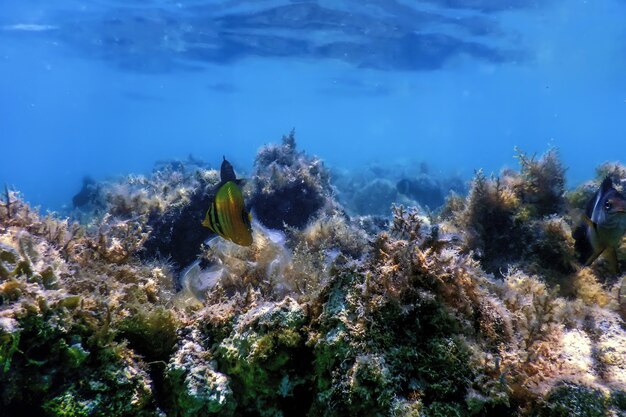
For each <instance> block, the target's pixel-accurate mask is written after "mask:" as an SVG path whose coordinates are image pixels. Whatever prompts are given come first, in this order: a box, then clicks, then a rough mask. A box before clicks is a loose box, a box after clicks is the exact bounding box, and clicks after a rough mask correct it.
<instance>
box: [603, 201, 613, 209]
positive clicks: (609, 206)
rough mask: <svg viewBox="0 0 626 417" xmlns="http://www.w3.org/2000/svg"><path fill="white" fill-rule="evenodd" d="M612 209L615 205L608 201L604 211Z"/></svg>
mask: <svg viewBox="0 0 626 417" xmlns="http://www.w3.org/2000/svg"><path fill="white" fill-rule="evenodd" d="M612 208H613V203H612V202H611V200H606V202H605V203H604V209H605V210H611V209H612Z"/></svg>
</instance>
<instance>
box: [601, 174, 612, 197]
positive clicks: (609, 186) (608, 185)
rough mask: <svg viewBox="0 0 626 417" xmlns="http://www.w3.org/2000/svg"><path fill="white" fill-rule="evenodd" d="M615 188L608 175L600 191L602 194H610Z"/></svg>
mask: <svg viewBox="0 0 626 417" xmlns="http://www.w3.org/2000/svg"><path fill="white" fill-rule="evenodd" d="M612 188H613V180H612V179H611V177H609V176H608V175H607V176H606V177H605V178H604V180H603V181H602V184H601V185H600V190H601V192H602V194H606V193H608V192H609V191H610V190H611V189H612Z"/></svg>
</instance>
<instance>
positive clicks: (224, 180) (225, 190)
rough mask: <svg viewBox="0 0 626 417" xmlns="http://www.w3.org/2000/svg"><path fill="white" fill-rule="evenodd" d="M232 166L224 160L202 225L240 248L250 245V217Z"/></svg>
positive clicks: (239, 181)
mask: <svg viewBox="0 0 626 417" xmlns="http://www.w3.org/2000/svg"><path fill="white" fill-rule="evenodd" d="M240 183H241V180H238V179H237V177H236V176H235V170H234V169H233V166H232V165H231V164H230V162H228V161H227V160H226V158H224V161H222V167H221V169H220V183H219V184H218V186H217V191H216V193H215V197H213V200H212V201H211V204H210V206H209V209H208V210H207V212H206V216H205V217H204V221H203V222H202V225H203V226H204V227H208V228H209V229H210V230H211V231H212V232H214V233H217V234H218V235H219V236H221V237H222V238H224V239H227V240H230V241H231V242H234V243H236V244H238V245H241V246H250V245H251V244H252V224H251V221H252V216H251V215H250V213H249V212H248V211H246V206H245V203H244V200H243V194H242V192H241V188H239V185H240Z"/></svg>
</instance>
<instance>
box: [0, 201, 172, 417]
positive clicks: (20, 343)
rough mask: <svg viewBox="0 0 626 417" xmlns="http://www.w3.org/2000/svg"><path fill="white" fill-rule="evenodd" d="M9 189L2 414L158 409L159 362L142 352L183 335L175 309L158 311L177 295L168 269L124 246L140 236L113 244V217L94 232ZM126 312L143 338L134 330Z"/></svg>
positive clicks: (4, 222)
mask: <svg viewBox="0 0 626 417" xmlns="http://www.w3.org/2000/svg"><path fill="white" fill-rule="evenodd" d="M9 198H10V201H11V204H10V210H7V211H3V213H0V242H1V243H0V270H1V271H2V273H0V402H1V403H2V410H3V415H7V416H11V417H14V416H43V415H50V416H59V415H63V416H126V415H136V416H158V415H159V409H158V404H157V400H156V398H157V396H156V395H155V390H157V391H158V389H159V388H158V384H156V383H155V382H156V380H155V379H154V378H153V377H152V375H153V373H154V372H155V370H156V368H155V367H153V366H152V365H151V364H149V363H148V362H146V361H145V359H146V358H148V357H149V356H150V350H151V346H153V344H160V346H161V347H163V345H164V344H168V343H170V344H172V345H173V343H174V341H175V339H176V336H175V334H176V330H177V328H178V326H179V321H178V318H175V317H174V316H173V315H172V316H170V317H169V318H167V319H164V320H162V321H158V322H157V323H155V322H154V321H153V320H152V317H154V314H158V313H156V312H158V311H160V310H159V309H161V308H162V307H163V306H164V304H165V303H166V302H167V300H169V298H170V296H171V294H172V292H171V285H167V279H168V277H167V276H166V272H164V270H163V269H161V268H160V267H159V266H157V265H145V264H141V263H139V262H137V260H136V258H135V257H134V254H133V253H129V254H127V256H126V255H125V256H124V257H123V258H120V257H119V256H118V255H117V254H118V253H119V252H118V249H119V248H117V246H118V244H119V247H135V246H141V244H142V242H143V240H142V239H141V238H140V237H137V236H135V235H132V234H124V235H123V237H124V238H125V239H126V240H127V241H126V242H124V243H119V242H117V243H116V242H113V241H115V240H117V239H118V237H116V235H115V233H116V231H115V226H114V225H113V226H112V227H111V228H110V229H109V230H111V235H110V236H109V235H106V234H105V232H104V231H103V230H104V228H103V227H101V228H99V229H98V230H94V231H89V230H86V229H83V228H82V227H81V226H78V225H75V224H70V223H68V222H67V221H61V220H57V219H54V218H52V217H46V218H41V217H40V216H39V215H38V214H37V213H36V212H34V211H32V210H31V209H30V208H29V207H28V206H27V205H26V204H24V203H23V201H22V200H21V199H20V198H19V196H17V195H16V194H15V193H11V195H10V197H9ZM119 238H121V236H120V237H119ZM137 239H139V240H137ZM112 242H113V243H112ZM119 250H121V249H119ZM131 316H133V317H134V318H133V319H129V317H131ZM128 320H132V321H133V326H134V328H135V329H136V330H137V332H138V333H139V334H138V335H137V337H129V338H127V336H128V335H129V333H128V332H127V331H125V330H124V327H125V326H124V325H123V323H124V322H128ZM127 330H128V328H127ZM155 335H157V336H159V337H161V336H163V335H169V336H168V337H169V339H167V338H166V339H161V340H158V341H157V340H155V339H150V338H152V337H153V336H155ZM129 339H132V340H129ZM140 341H141V342H140ZM136 344H137V346H135V345H136ZM139 345H142V346H139ZM144 347H145V348H144ZM170 347H171V346H170ZM166 350H167V348H166ZM164 355H165V356H167V353H166V352H164V351H158V353H157V354H156V355H154V358H158V359H163V357H164ZM157 379H158V378H157Z"/></svg>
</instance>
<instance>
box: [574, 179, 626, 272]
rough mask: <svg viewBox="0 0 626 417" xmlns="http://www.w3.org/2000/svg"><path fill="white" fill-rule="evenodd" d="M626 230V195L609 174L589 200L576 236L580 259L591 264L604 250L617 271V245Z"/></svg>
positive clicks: (611, 265)
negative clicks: (619, 189) (617, 187)
mask: <svg viewBox="0 0 626 417" xmlns="http://www.w3.org/2000/svg"><path fill="white" fill-rule="evenodd" d="M625 232H626V198H624V196H623V195H622V194H621V193H620V192H619V191H617V190H616V189H615V188H614V187H613V181H612V180H611V178H610V177H606V178H605V179H604V181H602V184H601V185H600V189H599V190H598V191H596V193H595V194H594V195H593V197H592V198H591V200H589V202H588V203H587V208H586V210H585V214H584V215H583V218H582V221H581V223H580V225H579V226H578V227H577V228H576V230H575V231H574V233H573V234H572V237H573V238H574V239H575V240H576V243H575V248H576V251H577V252H578V254H579V255H580V261H581V262H582V263H583V264H585V265H591V264H592V263H593V261H595V260H596V258H598V256H600V255H601V254H602V253H603V252H604V253H605V256H606V258H607V260H608V261H609V264H610V267H611V270H612V271H613V272H614V273H617V248H618V247H619V245H620V243H621V241H622V237H623V236H624V233H625Z"/></svg>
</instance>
